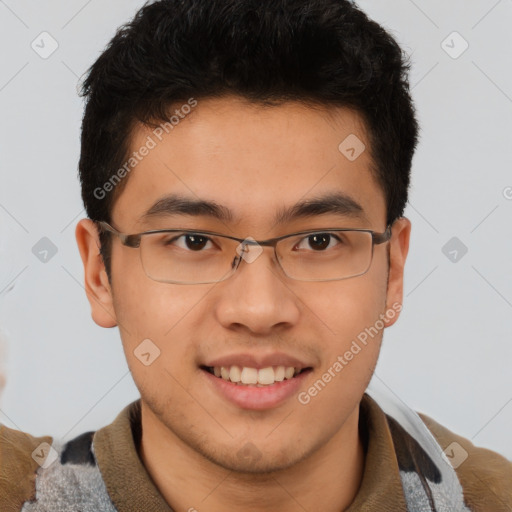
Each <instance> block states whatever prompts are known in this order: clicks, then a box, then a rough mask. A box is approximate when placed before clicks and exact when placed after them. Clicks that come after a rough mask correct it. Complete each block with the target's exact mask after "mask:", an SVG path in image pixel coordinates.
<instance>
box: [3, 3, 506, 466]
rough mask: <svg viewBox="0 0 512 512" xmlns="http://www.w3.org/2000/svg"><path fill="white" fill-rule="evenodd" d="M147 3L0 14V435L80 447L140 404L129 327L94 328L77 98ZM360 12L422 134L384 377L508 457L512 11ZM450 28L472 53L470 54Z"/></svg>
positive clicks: (42, 7) (370, 8) (373, 7)
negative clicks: (399, 302)
mask: <svg viewBox="0 0 512 512" xmlns="http://www.w3.org/2000/svg"><path fill="white" fill-rule="evenodd" d="M141 5H142V2H140V1H135V0H130V1H126V0H123V1H120V0H117V1H110V2H101V1H99V0H89V1H88V2H85V1H82V0H72V1H67V2H63V1H61V2H57V1H50V0H45V1H40V2H37V3H36V2H28V1H26V0H17V1H15V0H0V42H1V48H2V51H1V67H0V111H1V121H0V130H1V132H0V173H1V177H0V183H1V188H0V235H1V236H0V240H1V249H0V263H1V273H0V301H1V302H0V304H1V309H0V326H1V327H2V329H3V332H4V334H3V337H4V339H5V340H6V347H4V351H3V353H2V355H0V360H1V361H2V366H3V367H4V369H5V372H6V374H7V385H6V387H5V389H4V392H3V394H2V396H1V397H0V407H1V410H0V422H2V423H4V424H6V425H7V426H9V427H13V428H18V429H21V430H24V431H28V432H30V433H32V434H34V435H43V434H49V435H53V436H55V437H58V438H63V439H66V440H67V439H69V438H71V437H72V436H76V435H78V434H79V433H81V432H84V431H86V430H93V429H97V428H99V427H101V426H103V425H105V424H107V423H109V422H111V421H112V420H113V419H114V417H115V416H116V415H117V413H118V412H119V411H120V410H121V408H122V407H124V406H125V405H126V404H128V403H129V402H130V401H132V400H134V399H136V398H137V397H138V392H137V389H136V387H135V385H134V383H133V381H132V379H131V376H130V374H129V371H128V367H127V365H126V362H125V357H124V354H123V351H122V347H121V342H120V338H119V335H118V331H117V329H111V330H105V329H101V328H99V327H97V326H96V325H95V324H94V323H93V322H92V320H91V318H90V311H89V304H88V302H87V300H86V296H85V292H84V290H83V287H82V281H83V271H82V266H81V261H80V259H79V255H78V251H77V248H76V243H75V239H74V227H75V225H76V222H77V220H78V219H79V218H81V217H83V216H84V212H83V209H82V203H81V199H80V190H79V184H78V180H77V163H78V158H79V135H80V122H81V116H82V110H83V105H82V100H81V99H80V98H79V97H78V96H77V93H76V86H77V83H78V81H79V77H80V76H81V75H82V74H83V73H84V72H85V71H86V69H87V68H88V67H89V66H90V65H91V64H92V62H93V61H94V60H95V59H96V58H97V57H98V56H99V53H100V52H101V51H102V49H103V48H104V46H105V45H106V43H107V42H108V40H109V39H110V38H111V37H112V36H113V34H114V32H115V29H116V28H117V27H118V26H119V25H120V24H122V23H124V22H126V21H128V20H129V19H130V18H131V17H132V16H133V14H134V13H135V12H136V10H137V8H139V7H140V6H141ZM359 5H360V6H361V7H362V8H363V9H364V10H365V11H366V12H367V13H368V14H369V15H370V17H372V18H373V19H375V20H376V21H378V22H380V23H382V24H383V25H384V26H385V27H386V28H388V29H389V30H391V32H392V33H393V34H394V35H395V36H396V37H397V39H398V40H399V42H400V43H401V44H402V46H403V48H404V49H405V50H406V51H407V53H409V54H410V55H411V56H412V61H413V67H412V71H411V84H412V94H413V97H414V100H415V102H416V105H417V109H418V116H419V121H420V123H421V142H420V145H419V148H418V150H417V154H416V156H415V159H414V167H413V179H412V187H411V194H410V201H409V205H408V207H407V211H406V215H407V216H408V217H409V218H410V219H411V221H412V225H413V228H412V235H411V248H410V253H409V259H408V263H407V266H406V273H405V297H404V310H403V311H402V315H401V317H400V320H399V322H398V323H397V324H396V325H395V326H393V327H392V328H390V329H389V330H387V331H386V333H385V335H384V345H383V350H382V353H381V357H380V360H379V364H378V367H377V371H376V377H375V378H378V379H379V381H382V383H384V385H385V386H387V387H388V388H389V389H390V390H392V392H394V393H395V394H396V395H397V396H398V397H399V398H400V399H401V400H403V401H404V402H405V403H407V404H408V405H410V406H411V407H413V408H414V409H415V410H418V411H421V412H424V413H426V414H428V415H430V416H431V417H433V418H435V419H436V420H437V421H438V422H440V423H442V424H444V425H445V426H447V427H448V428H450V429H452V430H454V431H455V432H457V433H458V434H460V435H463V436H464V437H467V438H470V439H471V440H472V441H473V442H474V443H475V444H478V445H481V446H486V447H489V448H491V449H494V450H496V451H499V452H501V453H502V454H504V455H505V456H507V457H508V458H512V441H511V439H510V432H511V424H512V386H511V383H512V377H511V372H510V363H511V360H512V343H511V341H512V272H511V270H512V227H511V222H510V221H511V220H512V172H511V161H512V140H511V133H512V71H511V63H512V52H511V48H512V31H511V30H510V26H511V25H512V0H500V1H496V0H479V1H476V0H465V1H463V0H456V1H455V0H451V1H450V2H446V1H443V0H429V1H426V0H415V1H412V0H396V1H386V2H383V1H382V0H364V1H361V2H360V3H359ZM43 31H46V32H48V33H49V34H51V36H52V37H53V38H54V39H55V40H56V41H57V42H58V45H59V47H58V49H57V50H56V51H55V52H54V53H53V54H52V55H51V56H50V57H48V58H47V59H43V58H41V57H40V56H39V55H38V54H37V53H36V52H35V51H34V50H33V49H32V48H31V43H32V41H34V40H35V41H36V43H37V42H38V41H39V45H40V46H41V45H42V43H40V39H41V38H40V37H39V35H40V34H41V33H42V32H43ZM454 31H456V32H458V33H459V34H460V36H461V37H462V38H464V40H465V41H467V43H468V44H469V47H468V49H467V50H466V51H465V52H464V53H463V54H462V55H460V56H458V58H453V56H455V55H457V54H458V53H459V52H460V50H461V49H462V48H463V46H462V45H463V44H464V42H463V40H462V39H461V38H460V37H459V36H457V35H450V34H452V33H453V32H454ZM448 36H450V37H448ZM447 37H448V39H447ZM443 41H445V43H444V44H443ZM45 48H46V49H48V48H49V40H46V43H45ZM445 50H447V51H448V52H450V53H451V54H452V56H450V55H449V54H448V53H447V51H445ZM42 237H48V238H49V239H50V240H51V241H52V242H53V244H55V246H56V248H57V250H58V252H57V253H56V254H55V255H54V256H53V257H52V258H51V259H49V261H47V262H46V263H43V262H41V261H40V260H39V259H38V258H36V256H35V255H34V254H33V252H32V248H33V246H34V245H35V244H36V243H37V242H38V241H39V240H40V239H41V238H42ZM452 237H457V239H458V240H459V241H458V242H456V243H457V244H459V247H460V243H463V244H464V245H465V246H466V247H467V249H468V252H467V253H466V254H465V255H462V252H461V251H460V248H459V249H457V248H455V249H456V250H458V253H457V256H458V261H456V262H453V261H451V260H450V259H449V258H448V257H447V256H446V255H445V254H444V253H443V247H444V246H445V244H446V243H447V242H448V241H449V240H450V239H452ZM449 251H453V247H451V246H449V247H448V249H445V252H446V253H449ZM448 255H449V256H450V257H451V258H453V257H454V253H453V252H452V254H451V255H450V254H448Z"/></svg>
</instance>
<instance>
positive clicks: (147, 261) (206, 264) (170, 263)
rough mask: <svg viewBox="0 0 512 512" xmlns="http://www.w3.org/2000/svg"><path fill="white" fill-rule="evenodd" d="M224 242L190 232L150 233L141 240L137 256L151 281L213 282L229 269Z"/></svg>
mask: <svg viewBox="0 0 512 512" xmlns="http://www.w3.org/2000/svg"><path fill="white" fill-rule="evenodd" d="M227 241H228V240H227V239H222V238H221V237H216V236H212V235H206V234H201V233H191V232H177V231H176V232H168V233H151V234H147V235H144V236H143V237H142V238H141V245H140V255H141V260H142V266H143V268H144V271H145V272H146V274H147V275H148V277H150V278H151V279H154V280H155V281H161V282H164V283H165V282H167V283H170V282H173V283H213V282H216V281H220V280H222V279H223V278H225V277H226V276H227V274H229V273H230V272H231V270H232V268H231V263H232V261H233V260H234V256H235V254H234V251H233V250H231V252H232V253H233V254H229V251H228V247H229V244H227V243H226V242H227Z"/></svg>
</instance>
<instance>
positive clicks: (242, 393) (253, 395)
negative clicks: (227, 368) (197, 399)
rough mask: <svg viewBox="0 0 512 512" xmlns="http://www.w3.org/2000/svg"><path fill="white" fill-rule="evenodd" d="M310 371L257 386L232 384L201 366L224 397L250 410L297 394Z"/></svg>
mask: <svg viewBox="0 0 512 512" xmlns="http://www.w3.org/2000/svg"><path fill="white" fill-rule="evenodd" d="M311 371H312V370H311V369H308V370H305V371H303V372H302V373H299V374H298V375H297V376H296V377H294V378H293V379H286V380H283V381H281V382H276V383H274V384H271V385H269V386H262V387H257V386H246V385H238V384H234V383H233V382H230V381H227V380H224V379H222V378H220V377H216V376H215V375H213V374H211V373H210V372H209V371H207V370H203V369H202V368H201V373H202V374H204V375H205V377H206V378H207V379H208V382H210V383H211V385H212V386H213V387H214V388H215V390H216V391H217V392H218V393H220V394H221V395H222V396H223V397H224V398H226V399H227V400H229V401H230V402H232V403H234V404H235V405H236V406H238V407H240V408H242V409H252V410H263V409H271V408H272V407H278V406H279V405H281V404H282V403H283V402H284V401H285V400H287V399H288V398H290V397H291V396H292V395H295V394H297V392H298V390H299V388H300V386H301V384H302V382H303V381H304V379H305V378H307V376H308V375H309V374H310V373H311Z"/></svg>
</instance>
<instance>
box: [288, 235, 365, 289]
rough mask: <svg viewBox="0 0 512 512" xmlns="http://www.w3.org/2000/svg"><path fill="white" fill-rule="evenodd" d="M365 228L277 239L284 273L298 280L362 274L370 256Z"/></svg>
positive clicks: (329, 278) (330, 278)
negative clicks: (362, 229) (363, 229)
mask: <svg viewBox="0 0 512 512" xmlns="http://www.w3.org/2000/svg"><path fill="white" fill-rule="evenodd" d="M372 247H373V243H372V235H371V233H368V232H367V231H323V232H320V231H319V232H316V233H309V234H307V235H297V236H293V237H290V238H286V239H284V240H281V242H280V243H279V245H278V258H279V261H280V263H281V266H282V267H283V270H284V271H285V273H286V274H287V275H288V276H289V277H291V278H293V279H298V280H301V281H331V280H336V279H345V278H347V277H354V276H358V275H361V274H364V273H365V272H366V271H367V270H368V269H369V268H370V264H371V260H372Z"/></svg>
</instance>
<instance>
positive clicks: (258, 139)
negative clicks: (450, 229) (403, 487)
mask: <svg viewBox="0 0 512 512" xmlns="http://www.w3.org/2000/svg"><path fill="white" fill-rule="evenodd" d="M351 134H355V135H356V136H357V137H358V138H359V139H360V140H361V141H362V142H363V143H364V144H365V145H366V148H367V149H366V151H363V152H362V154H360V156H359V157H358V158H356V159H355V160H354V159H349V158H347V157H346V156H344V154H342V153H341V152H340V150H339V149H338V146H339V145H340V143H341V142H342V141H343V140H344V139H345V138H346V137H347V136H349V135H351ZM148 136H150V137H152V138H153V139H154V140H155V141H156V142H157V144H156V146H155V147H154V148H153V149H151V151H150V152H149V154H148V155H147V156H146V157H144V158H143V159H142V160H141V161H140V162H139V163H138V164H137V166H136V167H135V168H134V169H133V170H132V171H131V173H130V175H129V177H128V178H125V179H127V183H126V187H125V188H124V189H123V191H122V193H121V194H120V196H119V197H118V199H117V201H116V202H115V204H114V207H113V213H112V225H113V226H114V227H115V228H116V229H118V230H119V231H122V232H124V233H139V232H142V231H146V230H151V229H165V228H169V229H170V228H183V229H197V230H209V231H215V232H218V233H222V234H227V235H231V236H236V237H239V238H241V239H245V238H247V237H252V238H254V239H255V240H266V239H268V238H272V237H278V236H281V235H285V234H288V233H293V232H297V231H302V230H308V229H320V230H321V229H322V228H336V227H338V228H366V229H371V230H374V231H377V232H383V231H385V228H386V223H385V219H386V207H385V199H384V195H383V192H382V190H381V188H380V187H379V185H378V184H377V183H376V181H375V180H374V178H373V177H372V174H371V173H370V166H371V157H370V151H369V141H368V138H367V135H366V133H365V129H364V125H363V123H362V122H361V120H360V118H359V117H358V115H357V114H356V113H354V112H352V111H350V110H347V109H341V108H339V109H332V108H331V109H330V111H329V112H326V111H323V110H320V109H314V108H310V107H306V106H303V105H300V104H298V103H292V102H290V103H286V104H283V105H281V106H277V107H262V106H255V105H251V104H248V103H246V102H244V101H242V100H240V99H237V98H223V99H214V100H213V99H212V100H202V101H199V102H198V104H197V106H196V107H195V108H194V110H193V111H192V113H190V114H189V115H188V116H187V117H186V118H185V119H182V120H181V121H180V123H179V124H178V125H176V126H175V127H174V129H173V130H172V131H170V133H169V134H166V133H165V132H164V134H163V135H161V139H162V140H161V141H160V140H159V139H158V138H157V137H155V135H154V133H153V129H150V128H142V127H139V128H138V129H137V131H136V132H135V133H134V138H133V140H132V150H133V151H136V150H137V149H138V148H140V147H142V146H143V145H144V144H145V143H146V141H147V140H148V139H147V137H148ZM328 193H340V194H343V195H345V196H348V197H350V198H351V199H352V200H353V201H354V202H356V203H358V204H359V205H360V206H361V212H359V214H356V213H354V212H352V213H349V212H345V213H343V212H340V211H338V212H329V211H327V212H325V213H322V214H316V215H309V216H306V217H303V218H295V219H294V218H292V219H289V220H287V221H286V222H285V223H276V222H275V218H274V217H275V216H276V213H277V212H278V211H282V210H283V209H287V208H290V207H291V206H293V205H294V204H295V203H297V202H299V201H304V200H307V199H308V198H313V197H315V198H317V197H319V196H322V195H325V194H328ZM169 194H180V195H182V196H184V197H186V198H188V199H191V200H207V201H214V202H216V203H217V204H218V205H221V206H222V207H225V208H228V209H229V210H230V211H231V213H232V218H231V219H229V220H227V219H222V220H221V219H218V218H214V217H210V216H206V215H201V216H196V215H194V216H191V215H182V214H181V215H177V214H169V213H165V212H161V213H160V214H159V215H153V216H149V217H148V216H144V214H145V213H146V212H147V211H148V210H149V209H150V208H151V207H152V206H153V205H154V204H155V203H157V202H158V201H159V200H161V199H162V198H165V197H166V196H167V195H169ZM409 230H410V223H409V221H408V220H407V219H405V218H402V219H399V220H398V221H397V222H395V224H394V225H393V232H392V237H391V240H390V241H389V242H387V243H384V244H381V245H375V247H374V255H373V261H372V264H371V267H370V268H369V270H368V272H366V273H365V274H364V275H361V276H358V277H353V278H350V279H345V280H338V281H324V282H305V281H297V280H293V279H290V278H288V277H286V276H285V275H284V274H283V273H282V272H281V270H280V268H279V266H278V265H277V263H276V262H275V260H274V253H273V250H272V249H271V248H269V247H266V248H264V250H263V252H262V253H261V254H260V255H259V256H258V257H257V258H256V259H255V260H254V261H252V262H248V261H245V260H243V261H242V262H241V263H240V266H239V268H238V269H237V271H236V272H235V274H234V275H232V276H231V277H230V278H229V279H227V280H225V281H222V282H218V283H213V284H193V285H191V284H185V285H183V284H169V283H162V282H157V281H154V280H152V279H150V278H149V277H148V276H147V275H146V273H145V271H144V269H143V267H142V264H141V260H140V254H139V249H135V248H129V247H125V246H123V245H122V244H121V242H120V240H119V239H118V238H117V237H115V238H113V243H112V281H111V285H110V284H109V283H108V281H107V279H106V275H105V272H104V270H103V266H102V264H101V261H100V260H99V258H98V255H97V243H98V241H97V234H96V231H95V229H94V227H93V225H92V224H91V223H90V221H87V220H84V221H81V223H80V224H79V226H78V228H77V238H78V243H79V246H80V250H81V253H82V257H83V259H84V264H85V269H86V288H87V292H88V296H89V299H90V302H91V307H92V312H93V318H94V319H95V321H96V322H97V323H98V324H99V325H102V326H104V327H111V326H114V325H118V326H119V330H120V334H121V337H122V342H123V347H124V351H125V354H126V358H127V361H128V365H129V367H130V370H131V373H132V376H133V378H134V381H135V384H136V385H137V387H138V389H139V391H140V394H141V400H142V407H143V415H145V421H147V422H151V423H152V424H153V425H155V428H157V429H158V430H159V432H161V433H162V435H166V436H169V437H170V438H173V439H175V440H179V442H181V443H183V444H184V445H186V446H188V447H190V448H191V449H192V450H193V451H194V452H195V453H196V454H200V455H202V456H203V457H204V458H206V459H208V460H210V461H212V462H214V463H216V464H218V465H220V466H222V467H224V468H227V469H230V470H235V471H238V472H244V471H248V472H262V471H268V470H278V469H283V468H286V467H289V466H291V465H293V464H295V463H297V462H298V461H301V460H303V459H305V458H307V457H308V456H310V455H312V454H313V453H315V452H316V451H317V450H318V449H319V448H320V447H322V446H324V445H326V443H329V442H330V441H332V440H333V439H335V438H336V437H337V436H340V435H342V433H343V431H344V429H347V428H348V426H349V425H350V424H351V422H352V425H351V427H352V428H353V427H354V419H355V420H357V410H358V405H359V402H360V400H361V397H362V395H363V393H364V391H365V389H366V387H367V385H368V382H369V380H370V378H371V376H372V373H373V370H374V367H375V365H376V362H377V358H378V354H379V350H380V344H381V339H382V332H383V327H386V326H389V325H391V324H393V323H394V322H395V321H396V319H397V318H398V314H399V309H400V304H401V300H402V276H403V265H404V262H405V258H406V255H407V249H408V240H409ZM388 251H389V260H388V254H387V253H388ZM233 256H235V255H234V254H233ZM365 329H366V331H365ZM376 331H377V333H376ZM365 332H366V340H365V342H363V341H362V340H363V339H365V335H364V333H365ZM369 332H370V333H372V334H371V335H369V334H368V333H369ZM143 340H151V341H150V342H148V341H145V342H144V343H145V344H146V345H141V342H143ZM141 347H142V348H141ZM357 347H358V348H357ZM143 349H144V350H143ZM141 352H143V353H144V354H149V355H145V356H144V357H143V358H142V359H145V362H146V363H149V364H144V362H142V361H141V359H140V355H141ZM242 355H243V356H252V357H253V358H254V360H255V361H256V362H261V363H266V364H264V365H263V366H269V365H270V366H278V365H279V364H275V363H279V362H284V363H285V366H289V360H288V359H286V358H289V359H290V360H291V358H294V360H295V363H296V364H297V366H302V367H304V368H309V370H307V371H305V372H303V373H301V374H300V375H299V376H297V377H294V378H292V379H290V380H289V381H288V380H286V381H283V382H281V383H280V384H275V385H274V386H275V389H274V390H272V389H270V388H271V387H272V386H269V387H265V388H264V387H251V388H247V387H244V386H236V385H233V384H229V383H226V382H224V381H222V379H219V378H218V377H215V376H214V375H212V374H210V373H208V372H207V371H206V370H205V369H203V366H210V364H212V363H215V362H218V361H219V360H221V359H222V358H224V357H231V356H233V359H231V361H232V362H233V364H236V361H237V360H238V359H237V358H239V359H240V360H241V358H242ZM278 355H280V357H281V358H284V359H279V358H278ZM267 357H268V358H269V359H265V360H264V358H267ZM269 362H270V363H269ZM299 362H300V365H299V364H298V363H299ZM228 366H229V365H228ZM239 366H251V364H243V363H242V364H240V365H239ZM252 366H256V363H254V364H253V365H252ZM263 366H261V367H263ZM315 385H316V387H315ZM228 388H229V389H228ZM315 390H316V391H315Z"/></svg>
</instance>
